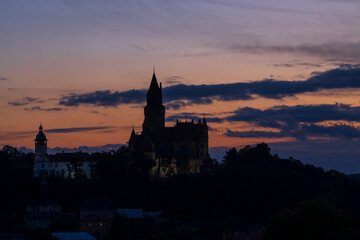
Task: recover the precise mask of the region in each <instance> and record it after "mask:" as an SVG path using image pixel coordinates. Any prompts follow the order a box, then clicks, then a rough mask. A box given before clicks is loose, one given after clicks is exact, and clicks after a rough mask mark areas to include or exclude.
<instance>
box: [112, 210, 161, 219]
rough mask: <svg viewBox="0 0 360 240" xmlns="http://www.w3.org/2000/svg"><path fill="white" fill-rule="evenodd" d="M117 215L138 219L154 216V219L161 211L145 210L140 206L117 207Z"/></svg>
mask: <svg viewBox="0 0 360 240" xmlns="http://www.w3.org/2000/svg"><path fill="white" fill-rule="evenodd" d="M116 213H117V215H119V216H124V217H126V218H134V219H140V218H147V217H148V218H154V219H155V220H156V219H157V218H158V217H159V216H160V214H161V213H162V211H155V212H145V211H143V210H142V209H141V208H135V209H128V208H126V209H117V210H116Z"/></svg>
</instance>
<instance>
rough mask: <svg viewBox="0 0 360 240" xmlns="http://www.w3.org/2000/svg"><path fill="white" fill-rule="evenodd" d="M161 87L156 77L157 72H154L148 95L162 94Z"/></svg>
mask: <svg viewBox="0 0 360 240" xmlns="http://www.w3.org/2000/svg"><path fill="white" fill-rule="evenodd" d="M161 95H162V94H161V88H160V87H159V84H158V81H157V79H156V75H155V72H154V73H153V76H152V79H151V83H150V88H149V91H148V92H147V94H146V96H161Z"/></svg>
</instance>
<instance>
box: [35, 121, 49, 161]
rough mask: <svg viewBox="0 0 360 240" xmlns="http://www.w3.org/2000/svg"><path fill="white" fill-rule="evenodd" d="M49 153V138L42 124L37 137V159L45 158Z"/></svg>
mask: <svg viewBox="0 0 360 240" xmlns="http://www.w3.org/2000/svg"><path fill="white" fill-rule="evenodd" d="M46 154H47V138H46V136H45V134H44V133H43V127H42V125H41V124H40V126H39V133H38V134H37V135H36V138H35V160H44V159H45V158H46Z"/></svg>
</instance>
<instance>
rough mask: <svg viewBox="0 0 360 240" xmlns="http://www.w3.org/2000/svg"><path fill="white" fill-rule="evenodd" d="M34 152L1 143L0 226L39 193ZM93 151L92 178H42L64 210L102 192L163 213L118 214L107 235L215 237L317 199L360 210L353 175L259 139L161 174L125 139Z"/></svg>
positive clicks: (357, 213)
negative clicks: (155, 216)
mask: <svg viewBox="0 0 360 240" xmlns="http://www.w3.org/2000/svg"><path fill="white" fill-rule="evenodd" d="M33 157H34V156H33V155H31V154H26V155H25V154H23V153H20V152H18V151H17V150H16V149H14V148H11V147H6V148H4V149H3V150H2V151H0V171H1V174H0V187H1V191H2V192H3V193H7V194H4V195H3V197H2V201H4V203H3V204H1V206H0V213H1V214H0V232H4V231H5V232H6V231H10V230H11V229H12V227H14V226H16V225H18V224H22V223H23V216H24V211H25V207H26V205H27V204H28V203H29V202H30V201H31V200H34V199H37V198H38V197H39V189H40V182H39V181H38V180H36V179H34V178H32V175H31V170H32V164H33V162H32V161H33ZM94 158H95V159H96V160H97V164H96V165H95V166H94V168H93V171H92V178H91V179H85V180H84V179H82V178H81V177H79V178H76V179H63V178H58V177H50V178H49V179H48V180H47V182H48V186H49V187H48V194H49V199H50V200H57V201H59V202H60V203H61V205H62V209H63V211H64V212H75V213H78V212H79V211H80V209H81V207H82V206H83V205H84V203H85V201H86V200H87V199H88V198H89V197H108V198H110V199H111V200H112V201H113V203H114V204H115V205H116V207H118V208H142V209H144V210H162V211H163V213H164V214H165V215H166V216H167V217H168V218H169V219H170V222H169V223H168V224H166V225H161V226H159V225H158V224H155V223H154V222H151V221H150V220H142V221H140V222H132V221H129V220H126V219H121V218H118V219H116V220H115V221H114V223H113V226H116V227H113V231H112V232H111V238H112V239H116V238H120V237H121V238H122V239H143V237H144V236H147V239H192V238H193V236H196V237H197V239H218V238H221V236H222V233H223V231H224V230H246V225H247V224H265V223H266V222H267V220H268V219H269V218H271V217H273V216H275V215H276V214H277V213H278V212H279V211H281V210H283V209H294V208H295V207H296V206H298V204H299V203H300V202H303V201H307V200H316V199H319V200H325V201H327V202H329V203H331V204H333V205H334V206H336V207H337V208H339V209H342V210H343V211H346V212H349V213H351V215H349V217H350V218H349V219H350V220H349V221H348V222H347V220H346V221H345V220H344V221H343V220H341V219H340V220H339V221H340V222H339V224H340V223H341V224H344V225H346V224H348V226H349V227H350V228H351V227H352V226H353V222H352V220H351V219H355V220H356V221H357V220H358V219H359V218H360V205H359V204H358V203H359V202H360V191H359V190H360V182H358V181H357V180H354V179H350V178H348V177H346V176H345V175H344V174H342V173H339V172H337V171H334V170H331V171H324V170H323V169H322V168H317V167H314V166H312V165H308V164H306V165H304V164H303V163H301V162H300V161H298V160H295V159H293V158H289V159H281V158H279V157H278V156H277V155H273V154H271V152H270V148H269V147H268V145H266V144H265V143H261V144H258V145H256V146H254V147H250V146H247V147H245V148H243V149H240V150H237V149H234V148H233V149H229V150H228V151H227V152H226V155H225V156H224V161H223V163H221V164H218V163H216V162H212V161H209V162H207V163H206V167H205V168H203V171H202V172H201V173H199V174H181V175H174V176H171V177H168V178H157V177H154V176H151V175H150V173H149V170H150V169H151V168H152V167H153V166H154V162H153V161H152V160H150V159H147V158H145V157H144V156H142V155H139V154H137V153H135V154H132V153H131V152H130V151H129V149H128V148H125V147H122V148H120V149H118V150H116V151H111V152H102V153H95V154H94ZM325 210H326V209H325ZM294 211H295V212H296V211H298V210H294ZM335 212H336V211H335ZM309 213H310V214H311V212H309ZM314 214H316V212H314ZM314 216H315V215H314ZM336 216H337V215H336ZM175 219H176V224H175V221H174V220H175ZM56 222H58V223H59V224H57V223H56ZM54 224H55V225H56V226H54ZM125 226H127V227H126V228H125ZM274 226H275V225H274ZM57 227H61V228H63V229H72V228H73V227H74V225H72V224H69V225H67V222H66V220H64V219H54V222H53V225H52V228H55V229H56V228H57ZM269 239H270V238H269Z"/></svg>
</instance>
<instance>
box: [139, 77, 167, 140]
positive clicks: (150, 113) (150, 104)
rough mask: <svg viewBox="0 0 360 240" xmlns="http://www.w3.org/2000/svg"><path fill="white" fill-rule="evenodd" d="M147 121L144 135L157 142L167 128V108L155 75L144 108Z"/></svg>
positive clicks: (144, 126)
mask: <svg viewBox="0 0 360 240" xmlns="http://www.w3.org/2000/svg"><path fill="white" fill-rule="evenodd" d="M144 113H145V119H144V123H143V133H144V134H145V135H146V136H147V137H149V139H150V140H151V141H152V142H156V141H157V140H158V139H159V137H160V135H161V133H162V131H163V130H164V128H165V107H164V105H163V104H162V89H161V83H160V87H159V84H158V82H157V79H156V76H155V72H154V73H153V76H152V79H151V84H150V88H149V91H148V92H147V94H146V106H145V108H144Z"/></svg>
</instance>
